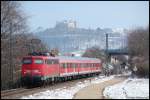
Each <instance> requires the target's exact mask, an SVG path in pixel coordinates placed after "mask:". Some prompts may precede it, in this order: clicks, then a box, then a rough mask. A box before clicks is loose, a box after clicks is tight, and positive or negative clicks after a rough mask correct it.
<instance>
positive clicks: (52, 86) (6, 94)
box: [1, 76, 96, 99]
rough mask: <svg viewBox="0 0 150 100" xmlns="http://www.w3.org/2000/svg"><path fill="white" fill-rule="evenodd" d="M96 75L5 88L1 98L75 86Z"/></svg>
mask: <svg viewBox="0 0 150 100" xmlns="http://www.w3.org/2000/svg"><path fill="white" fill-rule="evenodd" d="M94 77H96V76H94ZM94 77H87V78H81V79H76V80H69V81H65V82H58V83H54V84H48V85H46V86H42V87H34V88H18V89H13V90H5V91H1V98H2V99H12V98H20V97H21V96H25V95H30V94H34V93H37V92H42V91H45V90H47V89H49V90H53V89H56V88H61V87H63V86H66V87H70V86H74V85H75V84H76V83H77V82H84V81H85V80H91V79H92V78H94Z"/></svg>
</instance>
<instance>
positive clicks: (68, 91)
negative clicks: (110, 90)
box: [21, 76, 114, 99]
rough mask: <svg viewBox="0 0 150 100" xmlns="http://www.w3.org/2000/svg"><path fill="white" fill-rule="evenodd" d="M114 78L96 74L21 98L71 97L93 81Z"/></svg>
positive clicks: (98, 81)
mask: <svg viewBox="0 0 150 100" xmlns="http://www.w3.org/2000/svg"><path fill="white" fill-rule="evenodd" d="M112 78H114V76H110V77H105V76H98V77H96V78H93V79H91V80H85V81H84V82H78V83H76V85H75V86H73V87H67V86H64V87H62V88H58V89H54V90H46V91H44V92H40V93H35V94H33V95H29V96H23V97H21V99H72V98H73V95H74V94H75V93H77V92H78V91H79V90H80V89H82V88H84V87H86V86H89V85H91V84H93V83H101V82H104V81H108V80H110V79H112Z"/></svg>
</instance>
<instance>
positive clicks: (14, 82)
mask: <svg viewBox="0 0 150 100" xmlns="http://www.w3.org/2000/svg"><path fill="white" fill-rule="evenodd" d="M27 18H28V17H27V16H26V14H25V13H23V11H22V9H21V3H20V2H18V1H1V90H3V89H10V88H15V87H19V86H20V84H19V82H20V77H21V60H22V57H23V56H26V55H28V53H30V52H33V51H37V52H45V51H48V48H47V47H46V45H45V44H44V43H42V42H39V43H37V42H32V40H33V39H36V40H39V39H38V38H37V37H36V36H34V35H33V34H32V33H30V32H29V31H28V30H29V27H28V25H27ZM39 41H40V40H39Z"/></svg>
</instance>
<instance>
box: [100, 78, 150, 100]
mask: <svg viewBox="0 0 150 100" xmlns="http://www.w3.org/2000/svg"><path fill="white" fill-rule="evenodd" d="M103 95H104V96H105V97H107V98H112V99H149V79H144V78H141V79H138V78H128V79H127V80H125V81H124V82H122V83H119V84H115V85H113V86H109V87H106V88H105V90H104V92H103Z"/></svg>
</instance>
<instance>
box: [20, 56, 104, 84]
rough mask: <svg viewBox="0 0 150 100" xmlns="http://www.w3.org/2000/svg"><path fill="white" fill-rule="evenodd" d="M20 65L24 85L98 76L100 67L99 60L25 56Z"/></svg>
mask: <svg viewBox="0 0 150 100" xmlns="http://www.w3.org/2000/svg"><path fill="white" fill-rule="evenodd" d="M22 63H23V64H22V82H23V83H25V84H26V83H28V82H32V83H35V82H43V81H57V80H60V79H67V78H74V77H79V76H83V75H84V76H85V75H93V74H99V73H100V72H101V67H102V63H101V60H99V59H96V58H87V57H65V56H60V57H51V56H26V57H24V58H23V61H22Z"/></svg>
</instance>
